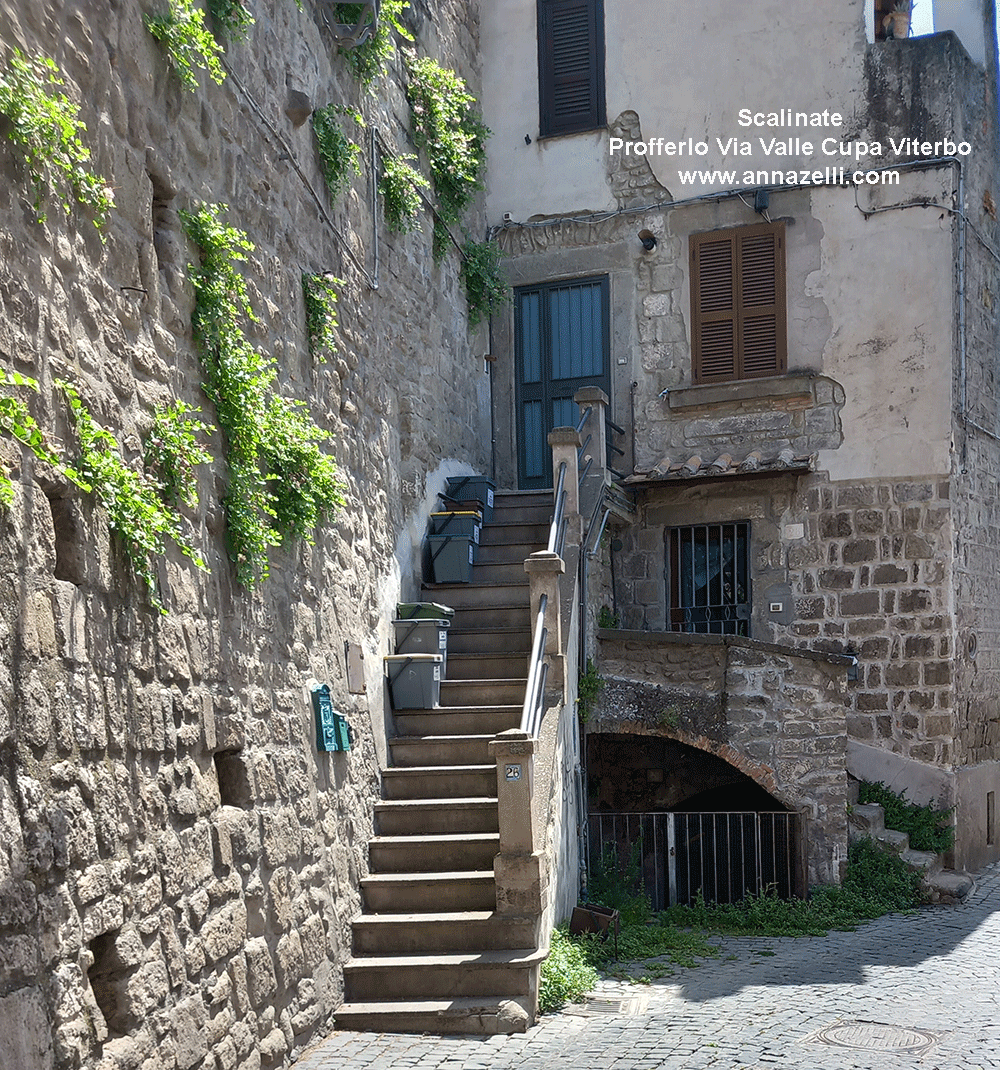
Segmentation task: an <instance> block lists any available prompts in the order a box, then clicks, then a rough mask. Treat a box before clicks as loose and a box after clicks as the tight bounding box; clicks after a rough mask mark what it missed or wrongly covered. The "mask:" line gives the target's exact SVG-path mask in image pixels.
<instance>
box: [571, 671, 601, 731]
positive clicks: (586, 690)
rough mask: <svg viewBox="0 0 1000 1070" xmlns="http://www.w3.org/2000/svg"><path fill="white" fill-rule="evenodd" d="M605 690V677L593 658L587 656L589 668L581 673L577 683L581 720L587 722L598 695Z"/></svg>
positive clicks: (578, 708) (578, 707) (578, 709)
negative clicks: (598, 669)
mask: <svg viewBox="0 0 1000 1070" xmlns="http://www.w3.org/2000/svg"><path fill="white" fill-rule="evenodd" d="M603 690H604V677H603V676H601V674H600V673H599V672H598V671H597V666H596V665H595V664H594V659H593V658H587V668H586V670H585V671H584V672H582V673H580V679H579V683H578V685H577V711H578V713H579V715H580V720H581V721H584V722H586V721H587V720H588V719H589V717H590V709H591V707H592V706H593V704H594V701H595V700H596V698H597V696H598V695H599V694H600V693H601V691H603Z"/></svg>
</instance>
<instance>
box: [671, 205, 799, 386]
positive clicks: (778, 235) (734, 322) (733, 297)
mask: <svg viewBox="0 0 1000 1070" xmlns="http://www.w3.org/2000/svg"><path fill="white" fill-rule="evenodd" d="M691 323H692V330H691V339H692V347H691V348H692V354H691V357H692V376H691V378H692V381H693V382H695V383H718V382H725V381H727V380H730V379H757V378H760V377H762V376H765V375H780V374H781V373H782V372H784V371H785V370H786V367H787V350H786V337H785V227H784V224H783V223H763V224H761V225H759V226H752V227H737V228H735V229H733V230H713V231H709V232H708V233H705V234H692V235H691Z"/></svg>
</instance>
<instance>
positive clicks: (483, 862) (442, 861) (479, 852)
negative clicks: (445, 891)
mask: <svg viewBox="0 0 1000 1070" xmlns="http://www.w3.org/2000/svg"><path fill="white" fill-rule="evenodd" d="M499 851H500V834H499V832H456V833H448V834H445V835H436V836H430V835H416V836H375V837H374V838H373V839H371V840H370V841H369V843H368V857H369V859H370V861H371V868H372V870H373V871H374V872H376V873H436V872H441V871H445V872H457V871H462V872H468V871H472V870H487V869H491V868H492V867H493V859H494V858H496V856H497V854H498V853H499Z"/></svg>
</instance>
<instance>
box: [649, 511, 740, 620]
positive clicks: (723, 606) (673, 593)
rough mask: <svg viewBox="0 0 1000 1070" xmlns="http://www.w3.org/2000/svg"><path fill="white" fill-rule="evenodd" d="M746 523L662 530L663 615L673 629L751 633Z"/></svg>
mask: <svg viewBox="0 0 1000 1070" xmlns="http://www.w3.org/2000/svg"><path fill="white" fill-rule="evenodd" d="M749 551H750V525H749V524H748V523H745V522H741V523H733V524H695V525H693V526H691V527H684V528H670V529H669V530H668V532H667V579H668V583H667V590H668V592H669V599H670V604H669V606H668V609H669V614H668V620H669V622H670V630H671V631H674V632H696V633H702V634H711V635H744V636H748V635H749V634H750V563H749V556H750V553H749Z"/></svg>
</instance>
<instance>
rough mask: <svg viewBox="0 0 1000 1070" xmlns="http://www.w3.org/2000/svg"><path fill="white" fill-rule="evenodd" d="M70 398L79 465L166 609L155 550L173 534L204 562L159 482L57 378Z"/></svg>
mask: <svg viewBox="0 0 1000 1070" xmlns="http://www.w3.org/2000/svg"><path fill="white" fill-rule="evenodd" d="M56 385H57V386H58V387H60V388H61V389H62V391H63V393H64V394H65V395H66V400H67V401H68V402H69V407H70V412H71V413H72V415H73V422H74V424H75V425H76V433H77V437H78V438H79V441H80V460H79V470H80V473H81V474H82V476H83V478H84V479H85V480H86V481H87V483H89V484H90V487H91V488H92V489H93V491H94V493H95V494H96V495H97V500H98V501H99V502H100V503H101V505H102V506H104V509H105V511H106V512H107V514H108V527H109V528H110V529H111V530H112V531H113V532H114V533H115V534H116V535H117V536H118V537H119V538H120V539H121V542H122V545H123V546H124V548H125V553H126V556H127V557H128V559H129V562H130V564H131V566H132V569H133V571H134V572H135V574H136V576H138V577H139V579H140V580H142V582H143V583H144V584H145V585H146V588H147V590H148V592H149V599H150V602H152V604H153V605H154V606H155V607H156V608H157V609H158V610H160V612H161V613H165V612H166V610H165V609H164V607H163V603H162V602H161V601H160V596H159V591H158V584H157V580H156V573H155V570H154V566H153V560H152V559H153V557H154V555H159V554H162V553H163V552H164V549H165V543H166V540H167V539H168V538H170V539H173V541H174V542H175V543H177V546H178V548H179V549H180V551H181V553H182V554H184V556H185V557H188V558H190V559H191V560H192V561H193V562H194V563H195V564H196V565H197V566H198V568H200V569H205V568H206V565H205V562H204V561H203V560H202V559H201V557H199V556H198V555H197V554H196V553H195V551H194V550H193V549H192V547H191V545H190V544H189V543H188V542H187V540H186V539H185V538H184V536H183V534H182V532H181V526H180V523H181V522H180V517H179V516H178V515H177V514H176V513H174V512H173V511H172V510H170V509H168V508H167V507H166V506H165V505H164V503H163V501H162V500H161V498H160V495H159V491H158V487H157V485H156V483H155V482H154V481H153V480H151V479H150V478H149V477H148V476H146V475H145V474H144V473H142V472H139V471H136V469H134V468H131V467H130V466H129V465H127V464H126V463H125V461H124V460H123V459H122V455H121V447H120V446H119V445H118V441H117V439H116V438H115V436H114V435H113V434H111V432H110V431H108V430H107V429H106V428H104V427H101V426H100V424H98V423H97V422H96V421H95V420H94V418H93V416H92V415H91V413H90V410H89V409H88V408H87V406H86V405H84V403H83V401H82V400H81V399H80V395H79V394H78V393H77V391H76V389H75V387H73V386H71V385H70V384H69V383H67V382H63V381H62V380H58V381H57V382H56Z"/></svg>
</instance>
